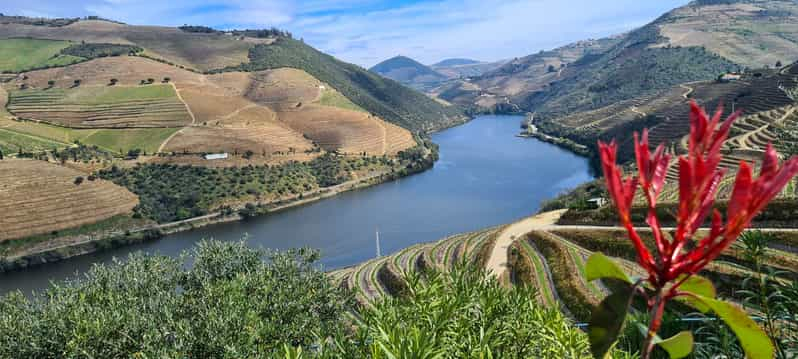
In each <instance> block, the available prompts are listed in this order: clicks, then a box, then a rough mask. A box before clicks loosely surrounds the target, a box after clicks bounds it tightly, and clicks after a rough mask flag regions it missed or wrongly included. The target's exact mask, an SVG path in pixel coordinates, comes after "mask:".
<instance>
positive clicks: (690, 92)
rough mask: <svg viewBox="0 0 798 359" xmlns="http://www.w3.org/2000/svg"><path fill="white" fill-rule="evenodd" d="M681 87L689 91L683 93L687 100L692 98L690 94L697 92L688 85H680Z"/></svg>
mask: <svg viewBox="0 0 798 359" xmlns="http://www.w3.org/2000/svg"><path fill="white" fill-rule="evenodd" d="M679 87H681V88H683V89H685V90H687V92H685V93H683V94H682V97H684V98H686V99H687V98H690V94H692V93H693V91H695V90H694V89H693V88H692V87H690V86H687V85H686V84H680V85H679Z"/></svg>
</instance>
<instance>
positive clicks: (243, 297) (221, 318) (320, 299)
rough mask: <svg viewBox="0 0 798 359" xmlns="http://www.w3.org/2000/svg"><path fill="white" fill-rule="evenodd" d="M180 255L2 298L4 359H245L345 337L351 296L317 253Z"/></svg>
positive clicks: (226, 247) (226, 246) (206, 247)
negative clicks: (325, 268) (189, 262)
mask: <svg viewBox="0 0 798 359" xmlns="http://www.w3.org/2000/svg"><path fill="white" fill-rule="evenodd" d="M192 255H193V256H194V258H195V262H194V265H193V267H192V268H191V269H186V263H187V257H181V258H180V259H174V258H169V257H158V256H153V257H147V256H144V255H141V254H136V255H132V256H130V257H129V258H128V259H127V260H126V261H124V262H120V261H117V262H115V263H114V264H111V265H97V266H96V267H94V268H93V269H92V270H91V271H90V272H89V273H88V274H86V275H85V276H84V277H82V278H80V279H79V280H77V281H74V282H70V283H66V284H58V285H54V286H52V287H51V288H50V289H48V290H47V292H46V293H43V294H39V295H37V296H35V297H34V298H33V299H26V298H25V297H24V296H23V295H22V294H21V293H19V292H16V293H12V294H10V295H7V296H5V297H2V298H0V313H2V315H0V333H3V335H0V357H2V358H62V357H67V358H69V357H93V358H122V357H143V358H156V357H157V358H167V357H169V358H223V357H226V358H253V357H274V355H275V354H276V353H278V352H280V351H282V347H283V345H289V346H303V347H309V346H311V345H313V344H314V342H315V338H317V337H318V336H321V337H326V336H332V335H337V334H336V333H342V332H344V329H345V328H344V327H343V325H344V324H345V321H344V318H346V308H348V307H349V305H350V303H351V296H350V295H349V294H347V293H345V292H344V291H342V290H341V289H338V288H336V287H334V286H333V285H332V284H330V283H329V281H327V278H326V276H325V274H324V273H323V272H321V271H319V270H318V268H317V266H316V265H315V261H316V260H317V259H318V253H317V252H315V251H311V250H291V251H287V252H284V253H265V252H263V251H260V250H255V249H251V248H248V247H246V245H245V244H244V243H243V242H239V243H223V242H213V241H210V242H201V243H200V244H199V246H198V247H197V248H196V250H194V251H193V253H192Z"/></svg>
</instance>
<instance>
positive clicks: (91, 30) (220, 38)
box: [0, 17, 465, 131]
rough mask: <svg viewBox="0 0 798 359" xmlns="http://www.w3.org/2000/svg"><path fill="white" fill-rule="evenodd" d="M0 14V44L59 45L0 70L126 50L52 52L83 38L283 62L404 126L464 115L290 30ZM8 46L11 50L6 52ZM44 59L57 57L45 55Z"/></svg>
mask: <svg viewBox="0 0 798 359" xmlns="http://www.w3.org/2000/svg"><path fill="white" fill-rule="evenodd" d="M2 19H4V20H2ZM2 19H0V41H11V40H10V39H15V38H25V39H31V41H32V40H35V39H39V40H37V41H43V40H53V41H62V42H63V43H54V45H58V46H53V45H51V46H50V48H52V49H48V48H46V47H45V45H46V44H44V43H42V44H41V45H39V47H40V48H44V49H43V50H45V51H50V52H52V53H50V54H43V55H42V56H40V57H42V59H43V60H42V61H39V62H36V63H31V64H19V65H18V64H16V63H14V64H13V65H14V66H11V65H8V68H7V69H0V70H3V71H10V72H13V73H19V72H21V71H25V70H29V69H32V68H48V67H59V66H66V65H69V64H72V63H76V62H80V61H86V60H88V59H90V58H94V57H103V56H118V55H126V54H128V51H124V52H119V53H114V54H97V56H88V57H87V56H83V57H74V56H73V57H63V56H62V57H63V58H61V57H58V58H56V57H55V56H57V55H59V53H58V51H59V49H61V48H63V47H67V46H70V44H72V45H75V44H83V43H85V44H86V46H89V47H91V48H95V47H98V46H99V45H98V44H102V45H101V46H105V47H108V46H116V45H125V46H128V47H130V48H131V49H133V50H135V51H133V50H131V51H130V52H140V55H141V56H145V57H149V58H153V59H156V60H157V61H160V62H163V63H166V64H168V65H173V66H174V67H177V68H181V69H182V68H185V69H187V70H189V71H193V72H199V73H205V74H213V73H219V72H229V71H241V70H244V71H257V70H266V69H277V68H284V67H290V68H296V69H299V70H303V71H305V72H307V73H309V74H310V75H312V76H313V77H315V78H317V79H319V80H320V81H322V82H325V83H327V84H328V85H329V86H332V87H333V88H334V89H335V90H338V92H340V93H342V94H343V96H344V97H346V98H347V99H348V100H349V101H351V102H353V103H354V104H355V105H357V106H359V107H360V108H362V109H365V110H366V111H368V112H370V113H372V114H375V115H377V116H379V117H382V118H384V119H385V120H387V121H389V122H392V123H394V124H397V125H400V126H403V127H405V128H407V129H409V130H411V131H428V130H434V129H440V128H445V127H447V126H451V125H453V124H456V123H460V122H462V121H464V120H465V116H464V115H463V113H462V111H460V110H458V109H457V108H455V107H445V106H444V105H441V104H440V103H438V102H436V101H434V100H432V99H430V98H428V97H427V96H424V95H423V94H420V93H416V92H415V91H413V90H411V89H409V88H405V87H403V86H402V85H400V84H398V83H395V82H393V81H389V80H386V79H383V78H381V77H379V76H376V75H374V74H371V73H369V72H368V71H366V70H365V69H362V68H360V67H359V66H355V65H352V64H348V63H345V62H342V61H339V60H337V59H335V58H334V57H332V56H329V55H326V54H323V53H321V52H320V51H318V50H316V49H314V48H312V47H310V46H308V45H306V44H305V43H304V42H301V41H297V40H294V39H291V38H290V35H288V37H286V35H285V34H286V33H282V34H283V35H275V34H272V33H268V34H264V35H263V36H265V37H250V36H249V35H253V36H255V35H257V36H261V35H260V34H259V33H257V32H255V33H253V34H250V33H248V32H243V33H232V32H230V33H226V32H221V31H213V32H190V31H186V30H182V29H180V28H172V27H161V26H134V25H126V24H121V23H116V22H111V21H106V20H78V19H68V21H67V20H47V19H31V18H24V17H3V18H2ZM242 34H243V35H242ZM26 45H27V44H26ZM271 45H274V46H271ZM17 47H18V46H17ZM0 50H2V48H0ZM12 50H14V48H13V47H12V48H10V49H9V51H12ZM12 52H13V51H12ZM44 55H47V56H44ZM50 56H54V57H53V58H54V59H57V60H58V61H53V60H47V59H49V58H50ZM45 60H47V61H45ZM4 61H5V60H4ZM0 63H2V61H0Z"/></svg>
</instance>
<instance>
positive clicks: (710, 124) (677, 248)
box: [599, 102, 798, 298]
mask: <svg viewBox="0 0 798 359" xmlns="http://www.w3.org/2000/svg"><path fill="white" fill-rule="evenodd" d="M690 106H691V113H690V139H689V149H688V152H687V154H686V155H685V156H681V157H679V159H678V161H679V209H678V214H677V227H676V233H675V235H674V236H673V239H672V240H666V239H665V237H664V235H663V233H662V229H661V227H660V222H659V219H658V218H657V213H656V206H657V199H658V197H659V195H660V193H661V191H662V188H663V186H664V184H665V175H666V173H667V172H668V167H669V165H670V160H671V157H670V156H669V155H667V154H665V148H664V146H663V145H660V146H659V147H657V149H656V150H655V151H654V153H653V154H652V153H651V152H650V151H649V145H648V131H647V130H644V131H643V134H642V138H640V136H638V134H637V133H635V137H634V138H635V157H636V160H637V168H638V175H637V176H634V177H629V178H627V179H626V180H623V179H622V173H621V172H622V171H621V168H620V167H618V166H617V165H616V152H617V144H616V143H615V141H613V142H611V143H610V144H606V143H604V142H601V141H599V152H600V155H601V162H602V167H603V170H604V177H605V178H606V181H607V189H608V191H609V193H610V196H611V197H612V200H613V203H614V204H615V207H616V209H617V211H618V215H619V217H620V221H621V224H622V225H623V226H624V227H625V228H626V230H627V232H628V233H629V238H630V239H631V240H632V243H633V244H634V246H635V249H636V251H637V255H638V263H639V264H640V266H641V267H642V268H643V269H645V270H646V272H647V273H648V282H649V283H650V284H651V285H652V286H653V287H654V289H656V290H663V289H664V288H665V287H666V285H667V284H668V283H671V282H672V281H674V280H676V279H677V278H680V281H679V282H677V283H675V284H674V285H671V286H670V287H669V288H667V293H666V294H665V298H671V297H673V296H676V295H678V294H679V293H678V290H677V289H678V287H679V285H680V284H681V283H682V282H683V281H684V280H685V279H686V278H687V277H689V276H690V275H692V274H695V273H697V272H699V271H700V270H701V269H702V268H704V267H705V266H706V265H707V264H708V263H709V262H711V261H712V260H714V259H715V258H717V256H718V255H720V253H721V252H722V251H723V250H724V249H726V248H727V247H729V246H730V245H731V244H732V242H734V241H735V240H736V239H737V237H738V236H739V235H740V233H742V231H743V230H744V229H745V228H746V227H747V226H748V225H749V224H750V223H751V220H752V219H753V218H754V217H755V216H756V215H757V214H759V212H761V211H762V209H763V208H764V207H765V206H766V205H767V204H768V202H770V201H771V200H772V199H773V198H774V197H775V196H776V195H778V193H779V192H781V190H782V188H784V186H785V185H786V184H787V183H788V182H789V181H790V179H792V177H793V176H795V175H796V173H798V158H793V159H790V160H789V161H787V162H786V163H785V164H784V165H780V164H779V160H778V156H777V154H776V151H775V150H774V149H773V147H772V146H771V145H768V148H767V151H766V152H765V158H764V160H763V162H762V169H761V172H760V175H759V177H758V178H757V179H753V178H752V170H751V166H750V165H748V164H747V163H745V162H744V161H742V162H741V163H740V169H739V171H738V172H737V178H736V180H735V183H734V189H733V192H732V196H731V198H730V199H729V203H728V210H727V212H726V219H725V222H724V219H723V217H722V215H721V214H720V212H718V211H717V210H714V211H713V206H714V203H715V196H716V194H717V190H718V185H719V183H720V180H721V179H722V178H723V176H724V175H725V173H726V172H725V170H723V169H721V168H719V165H720V161H721V158H722V156H721V153H720V152H721V148H722V146H723V143H724V142H725V141H726V138H727V137H728V135H729V130H730V129H731V125H732V123H733V122H734V120H735V119H736V118H737V117H738V114H739V112H738V113H735V114H733V115H731V116H730V117H729V118H728V119H727V120H726V121H724V122H723V123H721V116H722V113H723V110H722V108H718V110H717V112H716V113H715V115H714V116H712V118H711V119H710V118H709V116H708V115H707V113H706V112H705V111H704V110H703V109H701V108H700V107H698V105H696V103H695V102H692V103H691V104H690ZM638 187H640V188H641V189H642V191H643V195H644V197H645V199H646V202H647V206H648V213H647V216H646V223H648V225H649V226H650V227H651V229H652V231H653V234H654V242H655V245H656V252H657V253H656V256H655V255H653V254H652V253H651V252H650V251H649V249H648V248H646V246H645V245H644V244H643V241H642V240H641V238H640V236H639V235H638V233H637V231H636V230H635V228H634V225H633V223H632V220H631V213H630V211H631V207H632V201H633V199H634V196H635V193H636V191H637V188H638ZM710 213H712V222H711V227H710V232H709V234H708V235H707V236H706V237H704V238H702V239H701V240H700V241H698V243H697V244H696V245H695V246H690V245H688V244H689V243H691V242H694V238H693V237H694V236H695V233H696V231H697V230H698V229H699V228H700V227H701V225H703V224H704V223H705V222H706V220H707V217H708V216H709V214H710ZM690 247H693V248H692V249H688V248H690Z"/></svg>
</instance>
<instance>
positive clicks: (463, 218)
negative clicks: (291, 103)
mask: <svg viewBox="0 0 798 359" xmlns="http://www.w3.org/2000/svg"><path fill="white" fill-rule="evenodd" d="M522 119H523V117H520V116H480V117H477V118H476V119H474V120H473V121H471V122H469V123H467V124H464V125H462V126H458V127H455V128H451V129H448V130H445V131H442V132H439V133H436V134H434V135H433V136H432V138H433V141H434V142H435V143H437V144H438V145H440V160H439V161H438V162H437V163H436V164H435V167H434V168H432V169H430V170H428V171H425V172H422V173H420V174H417V175H413V176H410V177H406V178H402V179H399V180H396V181H393V182H388V183H384V184H380V185H377V186H373V187H370V188H366V189H362V190H357V191H352V192H347V193H342V194H340V195H338V196H335V197H332V198H329V199H325V200H321V201H318V202H314V203H312V204H308V205H304V206H299V207H294V208H291V209H288V210H285V211H281V212H278V213H274V214H270V215H267V216H262V217H258V218H254V219H251V220H248V221H243V222H231V223H223V224H218V225H212V226H208V227H203V228H199V229H196V230H192V231H187V232H181V233H177V234H173V235H169V236H166V237H164V238H162V239H160V240H157V241H154V242H149V243H143V244H138V245H133V246H128V247H123V248H117V249H113V250H109V251H105V252H101V253H93V254H88V255H84V256H79V257H75V258H71V259H68V260H65V261H62V262H58V263H51V264H46V265H42V266H38V267H33V268H28V269H25V270H22V271H15V272H8V273H4V274H0V294H4V293H7V292H9V291H11V290H15V289H19V290H22V291H23V292H24V293H27V294H29V293H30V292H31V291H34V290H39V289H42V288H44V287H46V286H47V285H48V283H49V282H50V281H52V280H55V281H57V280H62V279H65V278H68V277H71V276H75V275H79V273H83V272H85V271H86V270H88V269H89V268H90V267H91V266H92V265H93V264H94V263H108V262H110V261H112V260H113V258H114V257H117V258H124V257H126V256H127V255H128V254H129V253H131V252H134V251H145V252H147V253H158V254H163V255H170V256H174V255H178V254H179V253H181V252H182V251H185V250H187V249H190V248H192V247H193V246H194V244H195V243H196V242H197V241H199V240H201V239H202V238H214V239H217V240H224V241H235V240H240V239H241V238H242V237H244V236H245V235H247V236H248V237H249V239H248V242H249V244H250V245H252V246H259V247H265V248H275V249H285V248H292V247H303V246H307V247H313V248H318V249H320V250H321V253H322V261H321V262H322V264H323V265H324V267H325V268H326V269H334V268H340V267H344V266H349V265H353V264H356V263H359V262H362V261H364V260H367V259H369V258H372V257H374V256H375V253H376V243H375V232H376V231H379V235H380V245H381V249H382V253H383V254H388V253H391V252H394V251H398V250H400V249H402V248H405V247H408V246H410V245H413V244H415V243H421V242H429V241H434V240H436V239H439V238H442V237H445V236H447V235H450V234H456V233H462V232H468V231H474V230H477V229H480V228H485V227H489V226H494V225H498V224H503V223H509V222H512V221H514V220H516V219H519V218H522V217H525V216H528V215H531V214H533V213H535V212H536V211H537V210H538V208H539V206H540V203H541V202H542V201H543V200H545V199H548V198H551V197H553V196H555V195H557V194H558V193H560V192H562V191H565V190H567V189H570V188H573V187H575V186H577V185H579V184H581V183H583V182H586V181H589V180H591V179H592V178H593V175H592V173H591V170H590V166H589V164H588V161H587V160H586V159H585V158H582V157H579V156H576V155H574V154H572V153H570V152H568V151H566V150H564V149H561V148H559V147H556V146H554V145H551V144H549V143H545V142H542V141H539V140H537V139H526V138H519V137H516V136H515V135H516V134H517V133H518V132H519V126H520V123H521V120H522Z"/></svg>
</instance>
